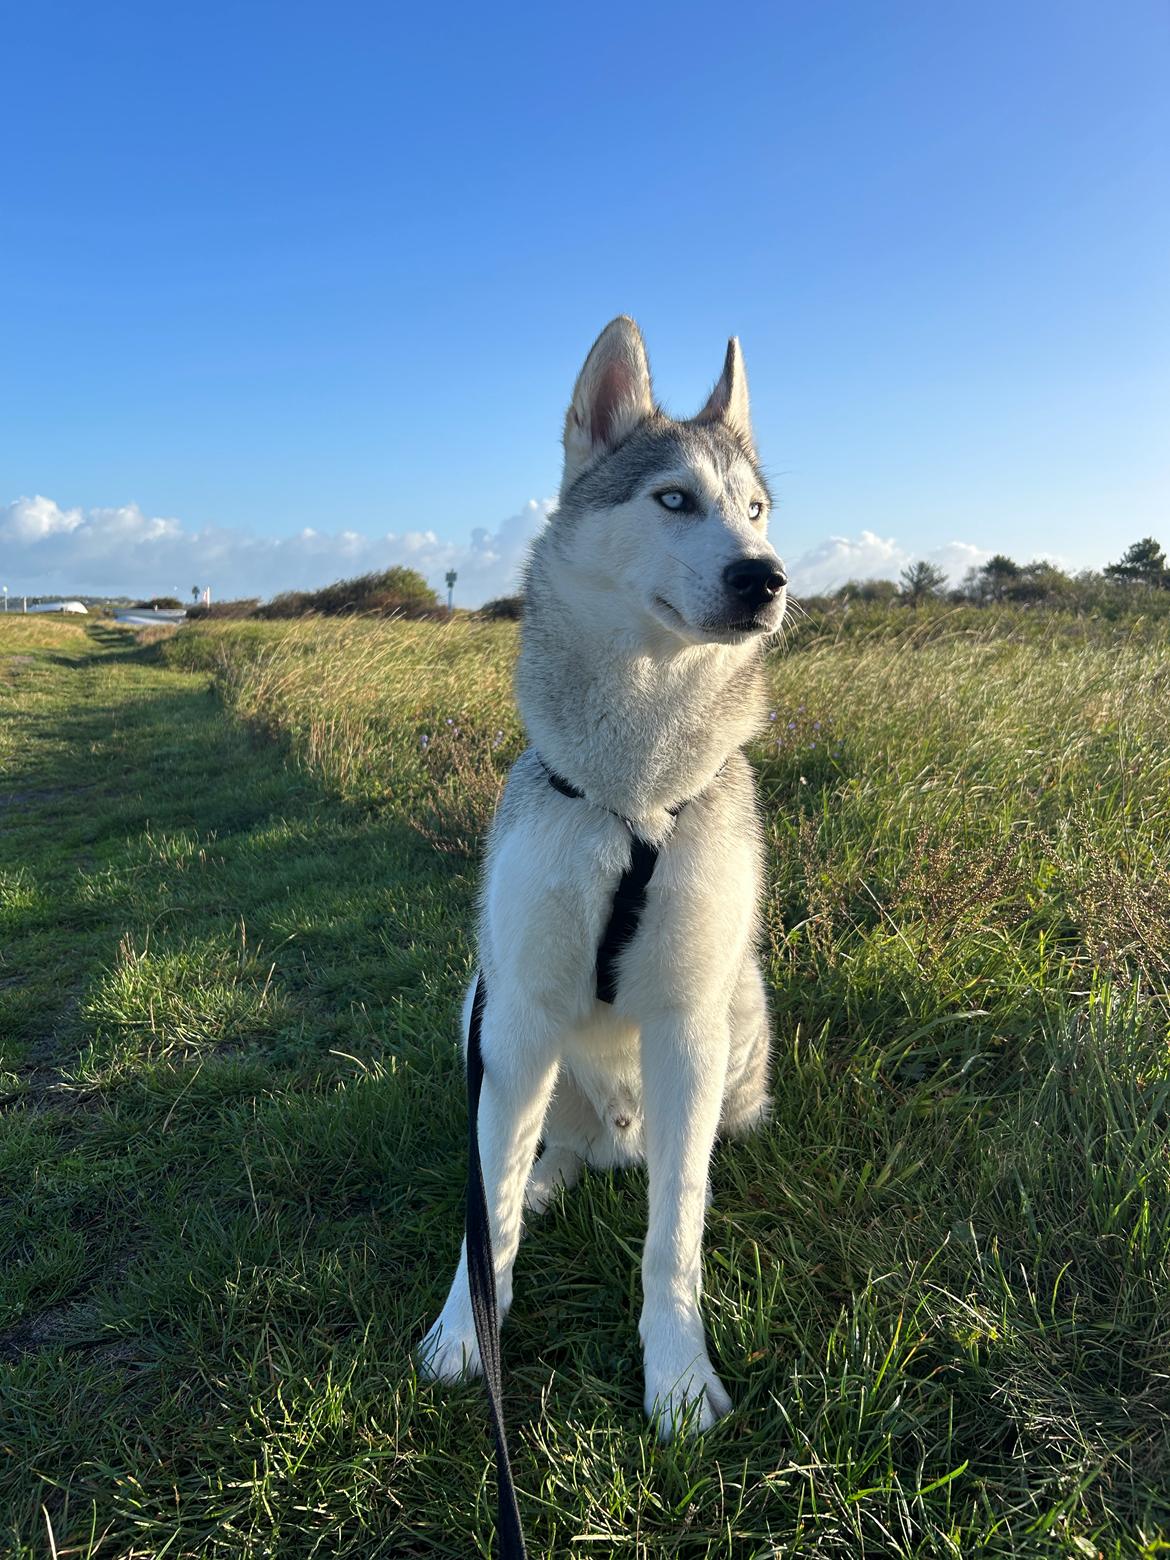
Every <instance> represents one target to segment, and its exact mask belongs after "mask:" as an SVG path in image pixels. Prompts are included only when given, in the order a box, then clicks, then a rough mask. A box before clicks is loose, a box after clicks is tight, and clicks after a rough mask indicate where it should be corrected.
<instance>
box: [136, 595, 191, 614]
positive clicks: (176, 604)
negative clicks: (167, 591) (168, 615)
mask: <svg viewBox="0 0 1170 1560" xmlns="http://www.w3.org/2000/svg"><path fill="white" fill-rule="evenodd" d="M134 605H135V607H138V608H143V609H147V608H148V609H150V610H151V611H153V612H177V611H178V610H179V608H180V607H181V606H182V605H183V603H182V602H181V601H180V600H179V598H178V597H177V596H152V597H151V598H150V600H149V601H136V602H135V603H134Z"/></svg>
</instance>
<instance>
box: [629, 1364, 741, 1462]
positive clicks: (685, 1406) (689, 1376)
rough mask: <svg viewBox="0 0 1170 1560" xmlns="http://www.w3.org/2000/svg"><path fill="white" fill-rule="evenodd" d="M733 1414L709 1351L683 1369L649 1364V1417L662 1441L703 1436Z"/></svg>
mask: <svg viewBox="0 0 1170 1560" xmlns="http://www.w3.org/2000/svg"><path fill="white" fill-rule="evenodd" d="M730 1411H731V1399H730V1397H728V1395H727V1389H726V1387H725V1386H724V1385H723V1383H722V1382H721V1381H720V1380H719V1377H718V1376H717V1375H716V1374H715V1367H714V1366H713V1365H712V1364H711V1361H710V1360H709V1359H708V1358H707V1354H706V1350H704V1351H703V1352H702V1354H700V1355H699V1356H698V1357H697V1358H696V1359H694V1360H692V1361H691V1363H690V1364H688V1365H686V1366H684V1367H683V1368H682V1369H678V1368H676V1367H675V1366H669V1365H663V1364H658V1363H656V1364H653V1365H652V1364H651V1362H650V1360H649V1359H647V1360H646V1413H647V1415H648V1416H649V1418H650V1419H651V1421H652V1422H653V1423H654V1424H655V1425H656V1426H657V1429H658V1439H659V1440H660V1441H672V1440H673V1439H674V1437H675V1436H676V1435H701V1434H702V1433H703V1431H704V1430H710V1428H711V1426H712V1425H713V1424H714V1423H715V1422H716V1420H719V1419H722V1418H723V1416H724V1414H727V1413H730Z"/></svg>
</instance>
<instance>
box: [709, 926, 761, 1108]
mask: <svg viewBox="0 0 1170 1560" xmlns="http://www.w3.org/2000/svg"><path fill="white" fill-rule="evenodd" d="M728 1020H729V1024H730V1027H731V1052H730V1055H729V1058H728V1063H727V1083H726V1085H725V1087H724V1091H723V1109H722V1112H721V1114H720V1118H719V1130H720V1132H721V1133H724V1134H726V1135H728V1136H733V1137H734V1136H736V1135H738V1134H740V1133H744V1132H750V1131H751V1129H752V1128H753V1127H754V1126H757V1125H758V1124H759V1123H760V1122H761V1121H766V1120H767V1118H768V1112H769V1109H770V1107H771V1103H772V1101H771V1096H770V1093H769V1088H768V1064H769V1062H770V1060H771V1055H772V1035H771V1030H770V1027H769V1023H768V1002H767V997H766V995H765V991H764V977H763V974H762V973H761V971H760V965H759V960H758V959H757V958H756V956H755V954H754V953H749V954H748V955H747V956H746V957H745V959H744V961H743V965H742V967H741V968H740V972H739V979H738V980H737V981H736V985H735V991H734V993H733V995H732V998H731V1010H730V1012H729V1014H728Z"/></svg>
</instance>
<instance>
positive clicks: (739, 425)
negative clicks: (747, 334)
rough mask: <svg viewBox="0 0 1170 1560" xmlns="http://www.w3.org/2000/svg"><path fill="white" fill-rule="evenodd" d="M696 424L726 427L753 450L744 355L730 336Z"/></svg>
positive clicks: (735, 337) (737, 339) (736, 338)
mask: <svg viewBox="0 0 1170 1560" xmlns="http://www.w3.org/2000/svg"><path fill="white" fill-rule="evenodd" d="M695 421H696V422H721V423H726V425H727V426H728V427H729V428H730V429H731V431H732V432H733V433H736V434H738V435H739V437H740V438H741V439H744V440H746V442H747V444H748V446H749V448H752V449H754V448H755V441H754V440H753V438H752V414H751V405H750V403H749V401H748V384H747V370H746V369H745V368H744V366H743V353H742V352H741V351H740V349H739V337H738V336H732V338H731V340H730V341H729V342H728V343H727V356H726V357H725V358H724V359H723V372H722V373H721V374H720V376H719V379H718V382H717V383H716V385H715V388H714V390H712V392H711V394H710V395H709V396H708V397H707V404H706V406H704V408H703V410H702V411H701V412H700V413H699V415H698V416H697V417H696V418H695Z"/></svg>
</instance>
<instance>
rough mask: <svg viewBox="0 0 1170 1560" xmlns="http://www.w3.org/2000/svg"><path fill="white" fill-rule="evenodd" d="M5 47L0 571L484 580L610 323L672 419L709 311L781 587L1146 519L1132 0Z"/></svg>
mask: <svg viewBox="0 0 1170 1560" xmlns="http://www.w3.org/2000/svg"><path fill="white" fill-rule="evenodd" d="M0 49H2V51H3V56H4V58H5V61H6V66H7V69H6V85H5V96H6V100H7V101H6V112H5V124H6V131H5V135H4V138H3V150H2V151H0V159H2V168H3V185H2V188H3V199H2V201H0V363H2V364H3V372H2V373H0V575H2V576H3V581H4V582H5V583H7V584H8V585H9V588H10V590H19V589H21V588H27V589H41V590H50V589H53V590H56V589H62V590H68V589H76V590H86V589H115V588H117V586H118V583H119V582H120V581H124V583H125V587H126V588H127V589H129V590H132V591H140V590H146V589H154V590H163V589H170V588H171V587H172V586H174V585H176V584H177V585H179V586H180V587H181V588H182V590H183V592H184V593H186V592H187V590H188V589H189V587H190V585H191V584H192V583H196V582H198V583H212V584H213V585H214V587H215V589H216V591H217V593H218V594H219V595H225V594H232V593H234V592H236V591H237V590H245V591H249V592H256V591H258V592H260V593H262V594H267V593H268V592H269V591H270V590H275V589H278V588H282V587H283V586H285V585H288V584H294V583H302V584H312V583H315V582H320V581H321V580H324V579H328V578H332V577H334V576H335V575H337V574H341V573H352V572H356V571H357V569H358V568H359V567H366V566H372V565H373V564H375V563H383V562H390V561H395V560H397V559H403V560H413V561H415V562H417V563H418V564H419V566H420V567H422V568H423V569H424V571H425V572H428V573H430V574H431V575H432V577H434V576H435V575H436V574H441V572H442V570H443V568H445V567H446V566H448V565H449V564H451V563H455V564H456V565H457V566H459V567H460V568H461V569H462V570H463V571H464V575H465V579H466V585H467V596H466V597H465V599H470V598H471V597H472V596H475V595H477V594H478V595H482V594H484V593H487V592H488V591H490V590H494V589H496V588H502V586H503V585H504V584H505V583H506V579H507V576H508V575H509V574H510V572H511V570H512V569H513V568H514V566H515V562H516V558H517V557H518V555H519V552H520V551H521V550H522V546H523V542H524V539H525V538H526V536H527V535H529V534H531V531H532V528H533V527H534V526H535V525H536V524H538V523H540V520H541V518H542V516H543V513H544V512H545V509H546V505H545V504H544V502H543V501H544V500H546V499H547V498H548V496H549V495H551V494H553V493H554V492H555V490H556V485H557V478H558V457H559V448H558V438H559V430H560V422H561V416H562V412H563V408H564V405H565V402H566V400H567V397H568V393H569V390H570V388H571V385H572V380H573V377H574V374H575V372H576V370H577V368H578V366H579V364H580V361H581V359H582V357H583V355H584V353H585V351H586V350H587V348H588V346H589V343H590V342H591V340H592V339H593V337H594V335H595V334H596V332H597V331H598V330H599V329H600V327H601V326H602V325H603V324H604V323H605V322H606V320H608V319H609V318H610V317H611V316H612V315H613V314H615V313H618V312H620V311H627V312H630V313H632V314H634V315H635V316H636V317H637V318H638V320H639V321H640V322H641V324H642V326H643V328H644V331H645V333H646V337H647V341H648V345H649V349H650V358H651V363H652V366H653V369H654V373H655V380H656V386H657V389H658V391H659V394H660V395H661V396H662V398H663V399H664V400H665V402H666V404H667V405H668V406H669V407H670V408H672V409H674V410H676V411H679V412H681V413H688V412H690V411H693V410H694V409H695V408H696V407H697V405H698V404H699V402H700V400H701V398H702V396H703V395H704V393H705V392H706V390H707V388H709V385H710V383H711V381H712V380H713V379H714V377H715V375H716V373H717V371H718V368H719V365H720V362H721V357H722V350H723V346H724V343H725V340H726V337H727V336H728V335H729V334H731V333H732V332H735V333H737V334H738V335H739V336H740V337H741V339H742V341H743V344H744V349H745V353H746V359H747V366H748V372H749V376H750V379H751V385H752V391H753V407H754V416H755V423H756V431H757V438H758V442H759V445H760V449H761V453H762V455H763V458H764V462H765V465H766V467H767V469H768V470H769V472H770V474H771V475H772V478H773V481H774V486H775V488H776V492H777V495H778V497H779V500H780V510H779V514H778V517H777V522H776V523H777V526H778V530H777V533H776V536H777V541H778V544H779V546H780V549H781V551H782V552H783V553H784V554H785V556H786V557H787V558H788V559H789V561H790V563H794V564H795V565H796V569H795V581H796V583H797V585H798V587H799V586H800V584H801V569H803V582H804V588H806V589H811V588H815V587H817V586H821V585H824V584H827V583H831V582H832V581H833V580H834V579H835V578H841V579H843V578H845V577H846V576H847V575H848V574H850V573H866V572H868V573H892V572H893V573H896V572H897V568H898V567H899V566H900V564H901V562H902V561H903V560H904V559H905V558H906V557H908V556H911V555H913V556H918V555H922V554H927V555H930V556H935V557H938V558H940V559H941V560H942V561H944V562H945V563H946V564H947V566H948V567H950V568H952V569H959V568H960V565H962V564H964V563H965V562H967V561H970V560H971V559H973V558H977V557H979V556H982V555H983V554H984V553H986V552H987V551H993V550H999V549H1002V550H1006V551H1008V552H1010V553H1012V554H1013V555H1014V556H1017V557H1020V558H1026V557H1029V556H1032V555H1034V554H1040V553H1044V554H1050V555H1056V556H1058V557H1060V558H1062V559H1063V560H1065V561H1066V562H1067V563H1069V564H1070V565H1072V566H1083V565H1100V564H1101V563H1104V562H1105V561H1107V560H1108V559H1110V558H1113V557H1116V556H1117V555H1118V554H1119V553H1120V552H1121V551H1122V549H1123V548H1124V546H1125V545H1126V544H1128V543H1129V542H1130V541H1132V540H1133V539H1134V538H1136V537H1138V536H1141V535H1144V534H1146V533H1148V532H1151V531H1152V532H1153V533H1154V534H1155V535H1160V536H1161V538H1162V540H1163V541H1164V542H1165V543H1166V544H1167V545H1170V524H1167V514H1168V510H1170V502H1168V501H1170V455H1168V451H1170V441H1168V440H1167V438H1166V430H1167V428H1168V427H1170V369H1168V364H1170V350H1168V349H1170V267H1168V264H1167V262H1168V259H1170V202H1168V200H1167V191H1168V188H1170V184H1168V175H1170V92H1167V90H1166V83H1167V80H1168V79H1170V69H1168V67H1170V7H1168V6H1167V5H1166V4H1165V3H1164V0H1157V3H1153V0H1123V3H1121V4H1119V5H1115V6H1106V5H1102V4H1100V3H1099V0H1095V3H1092V4H1087V3H1080V0H1072V3H1068V0H1066V3H1060V4H1056V3H1048V0H1035V3H1032V0H1024V3H1020V0H1016V3H1013V4H1010V5H1009V4H1001V3H998V0H995V3H990V4H988V3H981V4H979V5H974V4H971V5H962V6H959V5H949V4H943V5H939V4H933V3H928V0H916V3H912V4H910V3H896V0H895V3H889V0H883V3H882V4H880V5H878V4H873V3H870V0H865V3H861V0H833V3H828V0H807V3H791V4H789V3H782V4H770V5H756V4H739V5H735V6H725V7H716V6H711V5H704V6H698V5H688V4H681V5H680V4H671V5H658V4H651V5H641V6H635V7H628V8H627V7H618V6H605V5H601V6H597V7H594V8H591V9H586V10H581V9H579V8H575V7H559V6H558V7H554V6H549V5H547V4H542V5H539V6H538V5H505V6H497V7H483V6H476V7H470V6H467V5H464V4H454V5H446V6H442V7H439V6H432V7H429V8H428V7H399V6H388V5H377V6H375V5H369V4H349V5H347V4H341V5H337V4H334V5H331V6H325V5H314V6H310V5H298V4H281V5H279V6H278V5H266V4H265V5H261V4H247V3H245V4H242V5H234V6H230V7H229V6H223V5H218V4H209V5H202V6H200V7H184V8H178V7H172V6H157V5H150V6H147V5H144V4H117V3H110V4H104V5H101V6H92V5H87V6H82V5H80V4H77V5H56V4H52V3H48V4H41V5H39V6H37V7H35V8H34V7H23V8H21V10H20V14H17V11H16V8H10V9H9V11H8V13H7V17H6V20H5V21H4V22H3V23H0ZM36 495H41V496H42V501H41V502H40V503H39V504H38V503H37V502H36V501H35V496H36ZM21 499H24V500H26V502H24V503H23V504H21V503H19V502H17V501H18V500H21ZM530 501H533V502H530ZM306 532H310V533H312V534H311V535H309V536H306V535H305V534H304V533H306ZM834 539H836V540H834ZM184 571H185V572H184ZM171 575H176V576H178V577H177V578H171V577H170V576H171ZM10 576H11V577H10ZM164 576H165V577H164Z"/></svg>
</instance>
